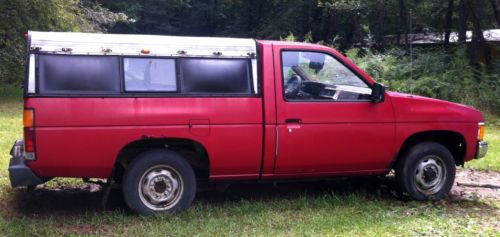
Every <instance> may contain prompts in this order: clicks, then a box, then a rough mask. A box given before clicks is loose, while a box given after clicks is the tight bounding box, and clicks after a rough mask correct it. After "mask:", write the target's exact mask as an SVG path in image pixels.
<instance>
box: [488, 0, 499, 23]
mask: <svg viewBox="0 0 500 237" xmlns="http://www.w3.org/2000/svg"><path fill="white" fill-rule="evenodd" d="M490 3H491V8H492V9H493V14H494V15H495V19H496V21H497V25H496V26H497V27H500V12H498V5H497V0H490Z"/></svg>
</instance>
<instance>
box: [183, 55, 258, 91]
mask: <svg viewBox="0 0 500 237" xmlns="http://www.w3.org/2000/svg"><path fill="white" fill-rule="evenodd" d="M179 60H180V71H181V81H182V93H187V94H193V93H194V94H208V93H215V94H251V93H252V76H251V69H250V67H251V66H250V65H251V64H250V60H249V59H216V58H181V59H179Z"/></svg>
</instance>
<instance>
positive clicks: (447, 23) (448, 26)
mask: <svg viewBox="0 0 500 237" xmlns="http://www.w3.org/2000/svg"><path fill="white" fill-rule="evenodd" d="M453 1H454V0H448V9H447V10H446V19H445V26H444V47H446V48H448V46H449V44H450V34H451V24H452V20H453Z"/></svg>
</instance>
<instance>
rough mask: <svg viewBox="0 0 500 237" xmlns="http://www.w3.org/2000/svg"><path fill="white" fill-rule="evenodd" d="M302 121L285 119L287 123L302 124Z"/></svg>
mask: <svg viewBox="0 0 500 237" xmlns="http://www.w3.org/2000/svg"><path fill="white" fill-rule="evenodd" d="M301 122H302V120H301V119H298V118H290V119H285V123H301Z"/></svg>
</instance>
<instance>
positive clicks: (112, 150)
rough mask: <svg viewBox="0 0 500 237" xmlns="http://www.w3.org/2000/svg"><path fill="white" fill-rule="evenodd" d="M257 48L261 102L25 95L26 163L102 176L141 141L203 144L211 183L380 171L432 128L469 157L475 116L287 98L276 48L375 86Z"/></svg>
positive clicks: (412, 105) (420, 102)
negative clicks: (31, 136) (31, 129)
mask: <svg viewBox="0 0 500 237" xmlns="http://www.w3.org/2000/svg"><path fill="white" fill-rule="evenodd" d="M258 45H259V57H260V58H259V66H260V75H259V76H260V77H259V79H260V85H261V88H262V93H261V94H262V96H261V97H253V98H26V99H25V107H26V108H34V109H35V131H36V132H35V134H36V158H37V160H36V161H33V162H29V164H28V165H29V166H30V167H31V168H32V169H33V170H34V172H35V173H36V174H38V175H40V176H51V177H52V176H54V177H57V176H62V177H99V178H105V177H108V176H109V175H110V173H111V169H112V167H113V165H114V162H115V159H116V157H117V155H118V153H119V152H120V150H121V149H122V148H123V147H125V146H126V145H127V144H129V143H131V142H133V141H137V140H140V139H141V137H143V136H148V137H165V138H184V139H190V140H194V141H197V142H199V143H200V144H202V145H203V146H204V148H205V149H206V150H207V152H208V155H209V164H210V177H211V178H212V179H257V178H259V176H260V177H262V178H266V179H273V178H299V177H311V176H330V175H361V174H382V173H384V172H386V171H387V170H388V166H389V164H390V163H391V162H392V161H393V159H394V158H395V156H396V154H397V153H398V151H399V149H400V147H401V145H402V144H403V143H404V141H405V140H406V139H407V138H408V137H410V136H411V135H413V134H416V133H419V132H425V131H436V130H439V131H453V132H456V133H459V134H461V135H462V136H463V137H464V138H465V140H466V144H465V145H466V160H470V159H472V158H473V157H474V152H475V145H476V142H477V141H476V139H477V138H476V137H477V123H478V122H481V121H483V118H482V116H481V114H480V112H479V111H477V110H474V109H472V108H469V107H466V106H462V105H457V104H453V103H450V102H445V101H440V100H434V99H429V98H424V97H417V96H409V95H405V94H400V93H394V92H388V93H387V94H386V99H385V101H384V102H383V103H378V104H374V103H370V102H321V103H320V102H286V101H284V99H283V95H282V90H281V88H282V82H281V71H280V70H281V65H280V58H279V57H280V50H282V49H303V50H309V51H321V52H326V53H329V54H331V55H333V56H335V57H337V58H339V59H340V60H342V61H343V62H344V63H345V65H347V66H348V67H351V69H353V70H354V71H356V72H357V73H358V74H359V75H361V76H362V77H363V78H364V79H365V80H366V81H367V83H368V84H370V85H371V84H373V83H374V81H373V80H372V79H371V78H370V77H369V76H368V75H366V74H365V73H364V72H363V71H361V70H360V69H358V68H357V67H356V66H355V65H354V64H352V63H351V62H350V61H349V60H347V59H346V58H345V57H343V56H342V55H341V54H339V53H337V52H336V51H334V50H332V49H330V48H328V47H324V46H320V45H310V44H301V43H288V42H271V41H259V44H258ZM287 119H300V122H298V123H286V120H287ZM276 148H277V150H276Z"/></svg>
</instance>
